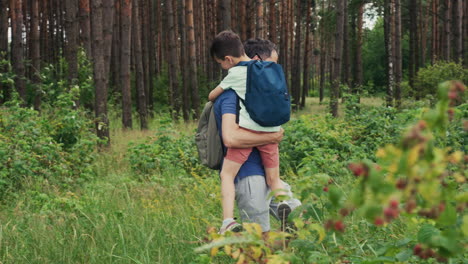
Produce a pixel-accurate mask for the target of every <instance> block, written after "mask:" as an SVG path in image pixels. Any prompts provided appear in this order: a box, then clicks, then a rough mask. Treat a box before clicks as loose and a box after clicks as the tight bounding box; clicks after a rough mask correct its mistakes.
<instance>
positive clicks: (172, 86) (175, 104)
mask: <svg viewBox="0 0 468 264" xmlns="http://www.w3.org/2000/svg"><path fill="white" fill-rule="evenodd" d="M166 12H167V15H168V18H167V21H168V27H169V32H168V34H169V36H168V40H169V43H168V48H169V52H168V54H169V58H167V59H168V64H169V100H170V102H171V106H172V110H173V118H174V119H177V118H178V115H179V112H180V103H179V81H178V75H179V64H178V63H177V61H178V59H177V57H178V56H177V46H176V41H177V38H176V29H175V23H174V9H173V6H172V1H167V2H166Z"/></svg>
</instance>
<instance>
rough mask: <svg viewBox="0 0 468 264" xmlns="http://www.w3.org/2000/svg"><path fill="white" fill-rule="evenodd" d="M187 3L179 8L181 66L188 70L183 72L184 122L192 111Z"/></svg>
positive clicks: (181, 3)
mask: <svg viewBox="0 0 468 264" xmlns="http://www.w3.org/2000/svg"><path fill="white" fill-rule="evenodd" d="M185 5H186V1H180V2H179V8H180V10H182V13H181V15H180V16H179V23H180V28H179V29H180V30H179V36H180V42H181V49H180V61H181V62H180V65H181V66H182V68H184V69H186V70H185V71H182V116H183V118H184V121H188V120H189V111H190V96H189V94H190V93H189V79H190V72H189V71H188V70H187V69H188V68H189V62H188V60H187V59H188V51H187V49H188V45H187V34H186V32H187V29H188V27H187V24H186V20H188V19H186V16H187V14H186V12H185V8H186V6H185Z"/></svg>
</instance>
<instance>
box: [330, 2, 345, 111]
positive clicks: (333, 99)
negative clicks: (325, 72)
mask: <svg viewBox="0 0 468 264" xmlns="http://www.w3.org/2000/svg"><path fill="white" fill-rule="evenodd" d="M344 4H345V1H344V0H337V1H336V7H335V9H336V33H335V54H334V57H333V83H332V87H331V88H332V89H331V91H330V109H331V114H332V115H333V116H334V117H337V116H338V97H339V96H340V76H341V55H342V52H343V24H344V8H345V7H344Z"/></svg>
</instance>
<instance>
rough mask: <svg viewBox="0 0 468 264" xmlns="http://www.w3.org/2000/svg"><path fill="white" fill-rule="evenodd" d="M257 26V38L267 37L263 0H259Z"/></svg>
mask: <svg viewBox="0 0 468 264" xmlns="http://www.w3.org/2000/svg"><path fill="white" fill-rule="evenodd" d="M256 2H257V28H256V36H257V38H262V39H264V38H265V27H264V25H263V24H264V23H263V0H257V1H256Z"/></svg>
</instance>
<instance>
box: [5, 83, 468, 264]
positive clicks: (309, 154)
mask: <svg viewBox="0 0 468 264" xmlns="http://www.w3.org/2000/svg"><path fill="white" fill-rule="evenodd" d="M444 87H445V86H444ZM453 87H461V86H455V85H452V86H450V87H448V86H447V87H445V89H451V90H450V91H452V90H453V89H455V88H453ZM74 89H78V88H77V87H75V88H74ZM74 89H72V90H71V92H70V93H62V94H61V95H58V96H57V98H56V99H54V100H53V102H47V103H45V104H44V105H43V107H42V112H41V113H38V112H36V111H34V110H32V109H28V108H24V107H20V106H19V105H18V104H17V103H14V102H12V103H10V104H9V105H8V106H4V107H1V108H0V194H1V197H2V198H3V202H2V204H1V208H2V210H1V211H0V262H2V263H243V262H244V261H246V262H248V261H251V262H258V263H266V262H267V261H268V263H288V262H289V263H336V262H342V263H386V262H388V263H392V262H412V263H420V262H422V261H427V263H431V262H435V261H440V262H444V261H448V262H452V263H458V262H460V261H462V260H463V259H465V258H466V257H467V256H466V253H465V251H466V250H464V249H465V248H466V245H467V239H466V237H467V235H468V230H467V229H468V227H467V223H468V219H467V216H466V210H467V209H466V205H467V204H466V203H467V201H468V200H467V196H466V188H467V185H466V166H465V165H464V162H465V163H466V154H464V153H465V152H466V149H465V148H466V139H467V133H466V130H467V127H466V126H467V124H466V119H467V117H468V105H467V104H461V105H458V106H454V107H450V108H449V103H450V102H451V101H453V98H451V97H453V95H454V94H453V93H452V95H450V94H449V93H448V91H447V90H445V92H443V93H441V94H442V95H443V96H442V99H441V100H440V101H439V105H438V106H437V108H436V110H430V109H429V108H427V107H424V106H423V105H420V104H417V105H411V106H410V107H407V108H405V109H401V110H396V109H393V108H387V107H383V106H374V105H373V106H369V105H366V104H358V103H357V100H356V98H353V97H352V96H350V97H349V98H347V100H346V105H343V109H344V116H343V118H338V119H335V118H332V117H331V116H330V115H328V114H323V113H318V114H317V113H315V114H306V113H303V114H301V115H298V116H295V117H294V118H293V119H292V120H291V121H290V122H289V123H288V124H287V125H285V126H284V128H285V137H284V139H283V141H282V142H281V144H280V155H281V157H280V162H281V171H282V175H283V176H282V177H283V178H284V179H285V180H287V181H288V183H290V184H291V185H292V186H293V192H294V193H295V195H296V196H297V197H298V198H300V199H301V201H302V202H303V206H302V207H301V208H299V209H298V210H295V211H294V212H293V213H292V214H291V220H292V221H294V223H295V226H296V228H297V230H296V231H295V232H293V233H291V234H287V233H281V232H271V233H270V235H269V237H268V238H267V239H265V240H264V238H263V237H262V234H261V230H259V227H258V226H256V225H248V224H247V225H245V226H244V227H245V231H244V232H243V233H242V234H241V235H240V236H237V235H232V234H231V235H227V236H219V235H217V234H215V233H212V230H214V228H213V226H214V225H215V224H216V223H218V222H219V218H220V215H221V208H220V202H219V201H220V191H219V179H218V172H216V171H213V170H209V169H208V168H206V167H203V166H202V165H200V163H199V161H198V157H197V151H196V147H195V143H194V138H193V137H194V134H195V126H194V124H181V123H177V122H173V121H172V120H171V117H170V115H169V114H160V115H159V116H158V117H157V118H155V119H154V120H152V122H151V124H152V126H153V127H152V128H151V130H150V131H146V132H144V133H143V132H141V134H137V132H138V131H136V130H135V131H132V130H130V131H123V130H113V135H112V137H113V141H112V147H111V149H109V150H106V151H103V152H100V153H98V152H97V150H96V147H97V144H98V143H99V142H98V140H97V138H96V137H95V136H94V133H93V125H92V120H91V119H90V118H89V116H87V114H86V113H85V112H83V111H82V110H80V108H78V109H76V108H75V107H74V103H73V102H74V98H76V97H75V95H76V94H77V90H74ZM456 89H458V90H456V95H457V96H461V95H462V93H463V92H462V91H461V88H456ZM419 120H424V122H420V121H419ZM116 122H118V121H116ZM415 124H416V125H415ZM408 127H409V128H408ZM277 226H278V224H277V223H274V225H273V227H277ZM207 228H208V232H207ZM196 248H199V251H198V252H195V251H194V249H196Z"/></svg>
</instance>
